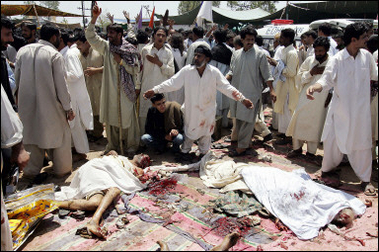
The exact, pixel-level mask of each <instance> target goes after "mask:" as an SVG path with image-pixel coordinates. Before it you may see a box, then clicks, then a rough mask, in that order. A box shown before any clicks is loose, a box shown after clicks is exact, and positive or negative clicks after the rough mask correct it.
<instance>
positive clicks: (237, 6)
mask: <svg viewBox="0 0 379 252" xmlns="http://www.w3.org/2000/svg"><path fill="white" fill-rule="evenodd" d="M278 2H279V1H228V3H227V6H228V7H230V8H231V9H232V10H235V11H242V10H250V9H256V8H261V9H263V10H265V11H267V12H270V13H274V12H275V11H276V7H275V4H276V3H278Z"/></svg>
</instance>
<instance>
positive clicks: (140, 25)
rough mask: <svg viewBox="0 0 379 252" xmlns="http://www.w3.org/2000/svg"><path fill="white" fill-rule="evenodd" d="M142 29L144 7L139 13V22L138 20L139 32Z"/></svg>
mask: <svg viewBox="0 0 379 252" xmlns="http://www.w3.org/2000/svg"><path fill="white" fill-rule="evenodd" d="M141 29H142V7H141V11H140V12H139V20H138V30H141Z"/></svg>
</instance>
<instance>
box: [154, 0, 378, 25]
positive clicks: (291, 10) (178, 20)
mask: <svg viewBox="0 0 379 252" xmlns="http://www.w3.org/2000/svg"><path fill="white" fill-rule="evenodd" d="M285 8H286V7H285ZM199 9H200V5H199V6H198V7H196V8H195V9H193V10H191V11H189V12H187V13H183V14H182V15H178V16H170V17H169V18H170V19H173V20H175V24H179V25H181V24H186V25H191V24H192V23H193V22H194V20H195V18H196V16H197V14H198V12H199ZM283 9H284V8H282V9H281V10H278V11H276V12H275V13H272V14H270V13H268V12H266V11H264V10H262V9H260V8H257V9H252V10H247V11H231V10H223V9H220V8H216V7H212V11H213V12H212V14H213V22H214V23H217V24H226V23H228V24H229V26H231V27H233V26H239V23H251V24H254V25H263V24H267V21H271V20H273V19H279V18H286V16H282V14H283ZM286 11H287V15H288V19H291V20H294V23H295V24H307V23H308V24H309V23H311V22H312V21H315V20H319V19H330V18H367V19H375V18H376V17H377V15H378V14H377V12H378V2H377V1H310V2H308V3H298V2H296V1H292V2H289V5H288V7H287V10H286ZM156 16H157V17H158V18H162V17H163V16H162V15H158V14H156Z"/></svg>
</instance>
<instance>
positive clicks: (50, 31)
mask: <svg viewBox="0 0 379 252" xmlns="http://www.w3.org/2000/svg"><path fill="white" fill-rule="evenodd" d="M54 35H58V36H59V28H58V27H57V26H56V25H53V24H50V23H47V24H44V25H42V27H41V31H40V37H41V39H43V40H46V41H49V40H50V39H51V37H52V36H54Z"/></svg>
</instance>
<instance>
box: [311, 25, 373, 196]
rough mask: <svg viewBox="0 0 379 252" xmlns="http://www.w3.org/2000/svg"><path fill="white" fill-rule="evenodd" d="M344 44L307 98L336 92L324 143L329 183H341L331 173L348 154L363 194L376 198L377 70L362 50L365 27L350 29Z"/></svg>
mask: <svg viewBox="0 0 379 252" xmlns="http://www.w3.org/2000/svg"><path fill="white" fill-rule="evenodd" d="M344 40H345V45H346V48H345V49H344V50H342V51H340V52H338V53H337V54H336V55H335V56H334V57H332V58H331V59H330V60H329V62H328V64H327V66H326V68H325V71H324V73H323V75H322V77H321V79H320V80H319V81H318V82H317V83H316V84H314V85H312V86H311V87H309V88H308V90H307V96H308V98H309V99H311V100H313V99H314V97H313V93H314V92H321V91H322V90H323V89H330V88H334V95H333V98H332V101H331V104H330V107H329V111H328V114H327V117H326V121H325V127H324V132H323V134H322V139H321V140H322V141H323V142H324V159H323V162H322V167H321V170H322V177H323V179H324V181H325V182H326V183H333V184H334V182H337V183H338V182H339V178H338V177H337V176H335V175H333V173H332V171H333V169H334V168H335V167H337V166H338V165H339V164H340V162H341V161H342V158H343V154H347V157H348V158H349V162H350V164H351V166H352V168H353V170H354V172H355V174H356V175H357V177H358V178H359V179H360V180H361V181H362V183H361V185H362V189H363V190H364V193H365V194H366V195H375V194H376V193H375V188H374V187H373V185H372V184H371V183H370V178H371V172H372V169H371V166H372V161H371V160H372V154H371V137H372V134H371V111H370V93H371V92H370V80H378V70H377V68H376V64H375V62H374V59H373V57H372V55H371V54H370V52H368V51H366V50H364V49H362V48H364V47H365V45H366V44H367V40H368V35H367V28H366V26H365V25H363V24H360V23H354V24H351V25H348V26H347V27H346V30H345V35H344Z"/></svg>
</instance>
